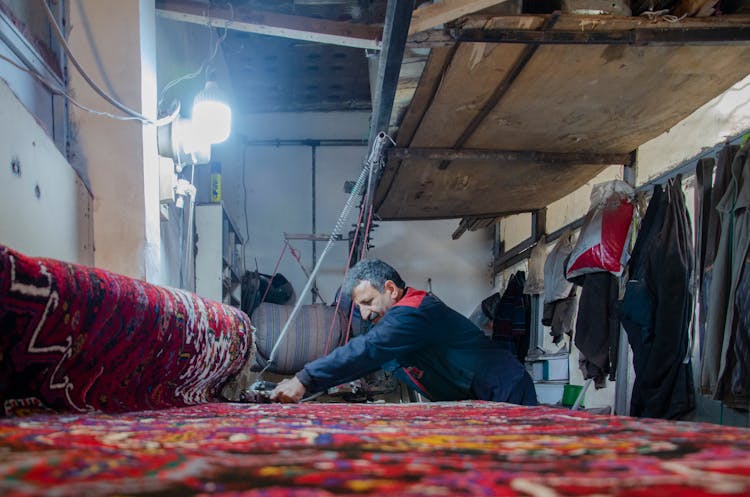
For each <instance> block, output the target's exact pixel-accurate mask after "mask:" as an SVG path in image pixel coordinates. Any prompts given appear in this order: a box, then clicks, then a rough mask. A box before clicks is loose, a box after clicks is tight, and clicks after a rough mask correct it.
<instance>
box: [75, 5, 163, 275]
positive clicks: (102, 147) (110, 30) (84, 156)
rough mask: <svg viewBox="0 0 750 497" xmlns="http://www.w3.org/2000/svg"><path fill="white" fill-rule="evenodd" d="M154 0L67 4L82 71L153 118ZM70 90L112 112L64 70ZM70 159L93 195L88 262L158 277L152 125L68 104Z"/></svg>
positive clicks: (93, 105)
mask: <svg viewBox="0 0 750 497" xmlns="http://www.w3.org/2000/svg"><path fill="white" fill-rule="evenodd" d="M155 18H156V12H155V7H154V3H153V2H149V1H147V0H138V1H130V2H121V1H115V0H78V1H76V2H71V3H70V18H69V23H68V29H69V33H70V34H69V37H68V43H69V44H70V47H71V50H72V51H73V53H74V54H75V55H76V58H77V59H78V61H79V63H80V64H81V66H83V67H84V68H85V70H86V73H87V74H88V76H89V77H90V78H91V79H92V80H94V81H95V82H96V83H97V84H98V85H99V86H100V87H101V88H102V89H103V90H104V91H105V92H107V93H108V94H109V95H111V96H113V97H114V98H116V99H117V100H119V101H120V102H122V103H123V104H124V105H125V106H127V107H129V108H130V109H133V110H135V111H137V112H139V113H141V114H144V115H146V116H148V117H150V118H155V117H156V73H155V64H156V62H155V56H156V49H155V37H156V34H155V25H154V23H155ZM70 87H71V91H72V92H73V93H74V94H75V95H76V99H77V100H78V101H79V102H80V103H82V104H83V105H86V106H88V107H90V108H94V109H98V110H104V111H107V112H111V113H113V114H117V115H123V112H122V111H120V110H118V109H115V108H114V106H112V105H110V104H108V103H106V102H105V101H104V100H103V99H102V98H101V97H100V96H99V95H97V94H96V93H95V92H94V90H93V89H92V88H91V87H90V86H89V85H88V84H87V83H86V82H85V81H84V80H83V78H82V76H81V75H80V74H79V73H78V72H76V71H74V70H71V72H70ZM71 120H72V121H73V126H74V129H75V131H76V132H75V134H74V137H73V139H72V143H73V147H74V158H73V159H72V160H74V161H76V162H77V164H78V165H79V166H80V168H81V170H85V171H86V172H87V174H88V177H89V178H90V180H91V188H92V192H93V195H94V204H93V211H94V217H93V219H94V239H95V247H96V251H95V264H96V266H97V267H102V268H106V269H109V270H111V271H114V272H117V273H120V274H124V275H127V276H131V277H135V278H142V279H146V280H148V281H153V282H158V281H159V280H160V276H159V271H160V268H161V264H162V262H161V260H160V257H161V247H160V237H159V229H160V226H159V194H158V178H159V176H158V155H157V150H156V128H155V127H154V126H147V125H144V124H141V123H140V122H138V121H120V120H115V119H112V118H109V117H104V116H99V115H95V114H91V113H88V112H85V111H82V110H80V109H75V108H74V109H72V110H71Z"/></svg>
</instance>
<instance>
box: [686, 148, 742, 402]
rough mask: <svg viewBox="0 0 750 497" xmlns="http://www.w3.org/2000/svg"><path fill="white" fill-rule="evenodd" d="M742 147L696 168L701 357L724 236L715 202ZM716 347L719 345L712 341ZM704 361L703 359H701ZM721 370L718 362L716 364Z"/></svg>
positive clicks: (718, 198)
mask: <svg viewBox="0 0 750 497" xmlns="http://www.w3.org/2000/svg"><path fill="white" fill-rule="evenodd" d="M738 150H739V147H735V146H726V147H724V148H723V149H721V150H720V151H719V153H718V154H717V156H716V171H715V173H714V174H712V170H713V162H714V161H712V160H711V159H703V160H700V161H698V164H697V166H696V170H695V179H696V190H697V192H698V195H697V196H696V206H695V212H696V216H697V219H696V226H697V228H696V234H695V235H696V236H695V239H696V240H697V241H698V244H697V246H696V248H695V249H696V259H697V260H696V271H697V274H696V277H697V279H698V281H697V286H698V295H699V304H698V319H697V320H696V328H697V331H698V345H699V350H700V357H701V358H703V357H704V352H703V351H704V349H705V345H706V342H707V340H706V338H705V329H706V315H707V312H706V310H707V309H708V299H709V287H710V286H711V281H712V279H713V267H714V261H715V259H716V252H717V251H718V249H719V238H720V237H721V218H720V217H719V211H717V210H716V204H718V203H719V200H721V197H723V196H724V192H726V189H727V186H728V185H729V177H730V174H729V169H730V167H729V166H730V164H731V161H732V158H733V157H734V155H735V154H736V153H737V151H738ZM713 346H714V347H716V345H715V344H714V345H713ZM701 364H703V361H701ZM716 369H717V370H718V366H717V368H716ZM708 390H709V391H704V390H703V386H702V385H701V392H702V393H704V394H708V395H710V394H711V392H710V388H709V389H708Z"/></svg>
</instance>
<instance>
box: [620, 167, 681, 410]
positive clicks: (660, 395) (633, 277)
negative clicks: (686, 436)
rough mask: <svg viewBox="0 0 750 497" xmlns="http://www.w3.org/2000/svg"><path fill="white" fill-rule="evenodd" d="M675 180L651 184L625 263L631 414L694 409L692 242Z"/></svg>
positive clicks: (624, 312) (678, 181)
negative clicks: (633, 374) (644, 209)
mask: <svg viewBox="0 0 750 497" xmlns="http://www.w3.org/2000/svg"><path fill="white" fill-rule="evenodd" d="M681 180H682V179H681V177H680V176H677V177H676V178H673V179H672V180H670V181H669V182H668V183H667V187H666V191H664V190H663V189H662V188H661V186H658V185H657V186H656V187H654V193H653V196H652V197H651V201H650V202H649V206H648V209H647V210H646V215H645V216H644V218H643V222H642V224H641V230H640V232H639V233H638V238H637V240H636V243H635V246H634V247H633V253H632V255H631V260H630V264H629V267H630V270H629V279H628V282H627V284H626V289H625V295H624V298H623V301H622V304H621V308H620V319H621V322H622V325H623V327H624V328H625V331H626V332H627V335H628V341H629V342H630V346H631V348H632V349H633V368H634V370H635V380H634V382H633V392H632V399H631V404H630V414H631V415H632V416H644V417H652V418H677V417H679V416H682V415H684V414H686V413H688V412H690V411H692V410H693V409H694V408H695V394H694V390H693V388H694V387H693V377H692V369H691V362H690V342H691V339H690V322H691V319H692V306H693V299H692V294H691V288H692V287H691V274H692V269H693V243H692V229H691V224H690V219H689V216H688V213H687V209H686V206H685V196H684V194H683V192H682V185H681Z"/></svg>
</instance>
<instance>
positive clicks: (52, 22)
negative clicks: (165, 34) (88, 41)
mask: <svg viewBox="0 0 750 497" xmlns="http://www.w3.org/2000/svg"><path fill="white" fill-rule="evenodd" d="M39 3H41V4H42V7H43V10H44V13H45V14H46V15H47V19H48V20H49V23H50V26H51V27H52V32H53V33H55V36H56V37H57V39H58V41H59V42H60V45H61V46H62V47H63V50H64V51H65V54H66V55H67V56H68V58H69V59H70V62H72V63H73V66H75V68H76V69H78V72H79V73H80V74H81V76H83V79H84V80H86V83H88V85H89V86H90V87H91V88H92V89H93V90H94V91H95V92H96V93H98V94H99V96H101V97H102V98H103V99H104V100H106V101H107V102H109V103H110V104H112V105H114V106H115V107H117V108H118V109H120V110H121V111H123V112H124V113H125V114H128V115H129V116H131V118H134V119H136V120H138V121H141V122H143V123H146V124H153V125H155V126H162V125H164V124H167V123H170V122H172V121H173V120H174V118H172V117H171V116H168V117H166V118H162V119H157V120H153V119H151V118H149V117H147V116H144V115H143V114H141V113H139V112H137V111H135V110H133V109H131V108H129V107H126V106H125V105H123V104H122V103H120V102H119V101H118V100H116V99H115V98H113V97H111V96H110V95H109V94H108V93H107V92H105V91H104V90H102V89H101V88H100V87H99V86H98V85H97V84H96V83H95V82H94V81H93V80H92V79H91V78H90V77H89V75H88V74H87V73H86V71H84V69H83V67H81V65H80V64H79V63H78V59H76V58H75V56H74V55H73V52H72V51H71V50H70V46H68V42H67V41H66V40H65V35H64V34H63V32H62V31H61V30H60V26H58V25H57V21H56V20H55V16H54V14H53V13H52V11H51V10H50V8H49V5H47V1H46V0H39Z"/></svg>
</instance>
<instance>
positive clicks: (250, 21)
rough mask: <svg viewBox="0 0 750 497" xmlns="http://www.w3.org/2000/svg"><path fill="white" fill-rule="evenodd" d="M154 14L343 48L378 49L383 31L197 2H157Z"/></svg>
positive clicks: (158, 0) (346, 23) (370, 26)
mask: <svg viewBox="0 0 750 497" xmlns="http://www.w3.org/2000/svg"><path fill="white" fill-rule="evenodd" d="M156 13H157V15H158V16H160V17H162V18H164V19H171V20H174V21H181V22H189V23H193V24H200V25H203V26H205V25H213V26H216V27H222V28H223V27H226V28H227V29H231V30H235V31H243V32H246V33H255V34H262V35H269V36H279V37H283V38H292V39H295V40H305V41H310V42H314V43H324V44H330V45H339V46H345V47H354V48H365V49H370V50H380V48H381V43H382V37H383V30H382V28H380V27H378V26H372V25H368V24H355V23H350V22H340V21H330V20H326V19H314V18H311V17H302V16H292V15H287V14H278V13H275V12H265V11H260V10H254V9H249V8H247V7H236V8H235V9H234V11H232V10H231V9H230V8H229V7H211V10H210V12H209V11H208V9H207V8H206V5H205V4H203V3H200V2H197V1H193V2H189V1H179V2H177V1H171V0H157V2H156Z"/></svg>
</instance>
